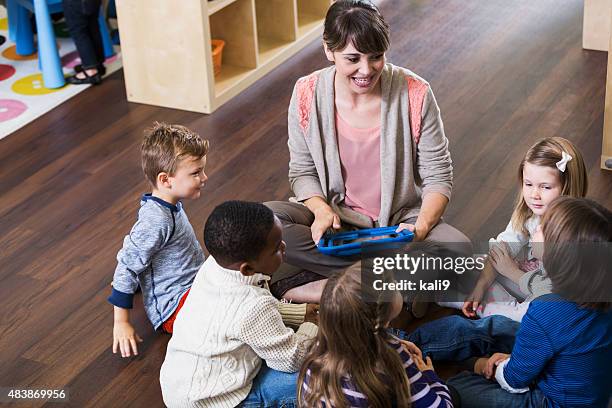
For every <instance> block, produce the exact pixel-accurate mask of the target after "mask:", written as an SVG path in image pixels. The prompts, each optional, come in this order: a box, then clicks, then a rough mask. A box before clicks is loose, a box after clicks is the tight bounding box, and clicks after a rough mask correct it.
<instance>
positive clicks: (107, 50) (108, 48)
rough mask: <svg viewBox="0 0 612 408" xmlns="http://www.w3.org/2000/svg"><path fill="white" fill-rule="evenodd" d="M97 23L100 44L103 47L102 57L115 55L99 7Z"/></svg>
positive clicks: (102, 12) (101, 10) (102, 11)
mask: <svg viewBox="0 0 612 408" xmlns="http://www.w3.org/2000/svg"><path fill="white" fill-rule="evenodd" d="M98 25H99V26H100V35H101V36H102V46H103V47H104V58H110V57H112V56H113V55H115V50H114V49H113V42H112V40H111V36H110V33H109V32H108V27H107V26H106V20H105V19H104V10H103V9H102V8H101V9H100V13H99V15H98Z"/></svg>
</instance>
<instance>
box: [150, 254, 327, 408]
mask: <svg viewBox="0 0 612 408" xmlns="http://www.w3.org/2000/svg"><path fill="white" fill-rule="evenodd" d="M266 279H268V277H266V276H264V275H261V274H255V275H253V276H248V277H246V276H243V275H242V274H241V273H240V272H239V271H235V270H230V269H226V268H223V267H221V266H219V264H217V262H216V261H215V260H214V259H213V257H212V256H210V257H208V259H207V260H206V262H205V263H204V264H203V265H202V267H201V268H200V270H199V271H198V274H197V276H196V278H195V280H194V282H193V286H192V287H191V292H190V293H189V296H188V297H187V300H186V301H185V304H184V305H183V308H182V309H181V312H180V313H179V314H178V317H177V319H176V321H175V323H174V333H173V335H172V339H171V340H170V342H169V343H168V350H167V352H166V358H165V360H164V363H163V365H162V368H161V372H160V384H161V389H162V394H163V398H164V402H165V403H166V405H167V406H169V407H171V408H173V407H234V406H236V405H238V404H239V403H240V402H241V401H242V400H244V399H245V398H246V396H247V395H248V393H249V391H250V390H251V386H252V384H253V379H254V378H255V376H256V375H257V373H258V372H259V368H260V367H261V364H262V359H264V360H266V363H267V365H268V366H269V367H270V368H272V369H275V370H279V371H284V372H295V371H297V370H298V369H299V368H300V366H301V364H302V361H303V360H304V357H305V355H306V352H307V348H308V345H309V343H310V340H311V339H312V338H314V337H315V335H316V332H317V326H315V325H314V324H312V323H303V324H302V325H301V326H300V327H299V329H298V331H297V332H296V333H294V331H293V330H292V329H289V328H287V327H286V326H285V324H284V323H283V321H282V318H281V314H280V312H279V308H280V307H281V306H280V302H279V301H278V300H277V299H275V298H274V297H273V296H272V295H271V294H270V291H269V290H267V289H264V288H262V287H260V285H262V284H263V282H264V281H265V280H266Z"/></svg>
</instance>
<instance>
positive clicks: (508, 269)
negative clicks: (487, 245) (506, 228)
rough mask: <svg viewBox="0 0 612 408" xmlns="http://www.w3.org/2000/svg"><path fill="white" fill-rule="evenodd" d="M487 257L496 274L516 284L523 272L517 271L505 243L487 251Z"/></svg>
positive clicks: (517, 268) (516, 266)
mask: <svg viewBox="0 0 612 408" xmlns="http://www.w3.org/2000/svg"><path fill="white" fill-rule="evenodd" d="M489 255H490V258H491V264H492V265H493V267H494V268H495V269H496V270H497V272H499V273H500V274H502V275H504V276H505V277H506V278H509V279H511V280H512V281H513V282H515V283H518V281H519V280H520V278H521V276H523V274H524V272H523V271H521V270H520V269H519V267H518V265H517V264H516V262H515V261H514V259H512V256H511V255H510V248H508V244H507V243H505V242H502V243H501V245H495V246H494V247H493V248H491V250H490V251H489Z"/></svg>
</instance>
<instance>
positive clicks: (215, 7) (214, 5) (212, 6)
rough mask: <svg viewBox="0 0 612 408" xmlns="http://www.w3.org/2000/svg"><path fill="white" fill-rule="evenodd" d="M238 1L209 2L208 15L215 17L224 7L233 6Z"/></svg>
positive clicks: (220, 0)
mask: <svg viewBox="0 0 612 408" xmlns="http://www.w3.org/2000/svg"><path fill="white" fill-rule="evenodd" d="M235 1H236V0H213V1H210V2H208V15H209V16H210V15H213V14H215V13H216V12H217V11H219V10H221V9H222V8H223V7H225V6H227V5H230V4H232V3H233V2H235Z"/></svg>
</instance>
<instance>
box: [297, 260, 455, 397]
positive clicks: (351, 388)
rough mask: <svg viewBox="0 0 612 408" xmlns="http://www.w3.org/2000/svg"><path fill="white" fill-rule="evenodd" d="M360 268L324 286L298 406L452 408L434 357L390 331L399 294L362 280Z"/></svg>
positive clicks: (398, 304)
mask: <svg viewBox="0 0 612 408" xmlns="http://www.w3.org/2000/svg"><path fill="white" fill-rule="evenodd" d="M360 270H361V263H357V264H355V265H353V266H351V267H350V268H348V269H347V270H345V271H343V272H340V273H338V274H336V275H333V276H332V277H330V278H329V280H328V282H327V283H326V285H325V288H324V290H323V295H322V302H321V309H320V315H319V332H318V335H317V338H316V342H315V344H314V346H313V348H312V350H311V351H310V353H309V354H308V356H307V357H306V360H305V362H304V364H303V366H302V369H301V371H300V375H299V378H298V402H299V403H300V406H302V407H334V408H344V407H349V406H350V407H373V408H391V407H410V406H412V407H417V408H418V407H429V406H433V407H437V406H439V407H452V406H453V404H452V402H451V397H450V393H449V390H448V388H447V387H446V386H445V385H444V383H443V382H442V380H440V379H439V378H438V377H437V375H436V374H435V372H434V370H433V365H432V362H431V359H430V358H429V357H428V358H426V360H425V361H424V360H423V358H422V355H421V352H420V350H419V349H418V348H416V346H414V344H412V343H408V342H403V341H400V340H398V339H397V338H395V337H394V336H392V335H391V334H389V332H388V331H387V328H388V325H389V322H390V321H391V320H393V319H394V318H395V317H397V315H398V314H399V313H400V311H401V308H402V297H401V295H400V293H399V292H395V291H394V292H391V293H389V292H384V291H375V290H374V289H373V288H372V286H371V285H369V284H366V283H365V282H364V283H363V284H362V282H361V279H360ZM383 277H384V279H385V280H386V281H390V280H391V278H390V277H389V276H385V275H384V276H383Z"/></svg>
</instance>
